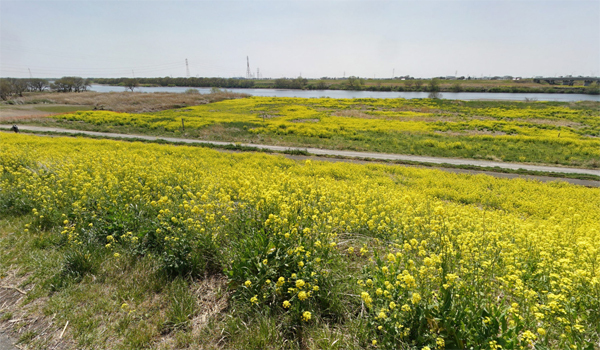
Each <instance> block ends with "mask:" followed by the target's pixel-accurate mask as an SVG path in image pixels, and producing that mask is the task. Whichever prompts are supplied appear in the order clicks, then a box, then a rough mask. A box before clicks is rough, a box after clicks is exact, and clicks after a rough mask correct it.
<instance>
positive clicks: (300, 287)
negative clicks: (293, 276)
mask: <svg viewBox="0 0 600 350" xmlns="http://www.w3.org/2000/svg"><path fill="white" fill-rule="evenodd" d="M304 284H305V283H304V280H301V279H300V280H297V281H296V288H298V289H302V287H304Z"/></svg>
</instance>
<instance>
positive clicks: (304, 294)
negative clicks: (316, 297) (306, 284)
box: [298, 291, 308, 301]
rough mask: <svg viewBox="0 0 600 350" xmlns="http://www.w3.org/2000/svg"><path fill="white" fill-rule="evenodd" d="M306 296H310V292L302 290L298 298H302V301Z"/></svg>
mask: <svg viewBox="0 0 600 350" xmlns="http://www.w3.org/2000/svg"><path fill="white" fill-rule="evenodd" d="M306 298H308V294H306V292H305V291H301V292H300V293H298V299H300V301H303V300H305V299H306Z"/></svg>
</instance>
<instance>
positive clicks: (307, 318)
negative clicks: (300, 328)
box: [302, 311, 311, 322]
mask: <svg viewBox="0 0 600 350" xmlns="http://www.w3.org/2000/svg"><path fill="white" fill-rule="evenodd" d="M310 317H311V313H310V312H309V311H304V312H303V313H302V320H303V321H305V322H308V321H310Z"/></svg>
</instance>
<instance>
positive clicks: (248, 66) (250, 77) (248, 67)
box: [246, 56, 252, 79]
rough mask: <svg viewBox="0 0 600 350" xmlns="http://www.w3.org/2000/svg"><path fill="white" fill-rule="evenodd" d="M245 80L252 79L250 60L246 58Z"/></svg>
mask: <svg viewBox="0 0 600 350" xmlns="http://www.w3.org/2000/svg"><path fill="white" fill-rule="evenodd" d="M246 79H252V72H251V71H250V58H248V56H246Z"/></svg>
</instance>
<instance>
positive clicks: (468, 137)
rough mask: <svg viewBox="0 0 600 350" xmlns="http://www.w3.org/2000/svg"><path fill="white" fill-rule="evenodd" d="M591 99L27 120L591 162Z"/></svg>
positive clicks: (228, 104)
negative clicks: (583, 100) (573, 101)
mask: <svg viewBox="0 0 600 350" xmlns="http://www.w3.org/2000/svg"><path fill="white" fill-rule="evenodd" d="M598 106H599V104H598V103H596V102H576V103H559V102H497V101H446V100H403V99H339V100H336V99H327V98H321V99H299V98H270V97H252V98H247V99H237V100H227V101H222V102H218V103H211V104H205V105H201V106H193V107H185V108H180V109H175V110H165V111H160V112H155V113H138V114H131V113H112V112H108V111H88V112H76V113H72V114H64V115H60V116H55V117H53V118H52V119H49V118H43V119H37V120H32V121H30V123H32V124H36V125H48V126H57V127H65V128H71V129H80V130H92V131H110V132H117V133H136V134H150V135H162V136H175V137H187V138H199V139H205V140H216V141H231V142H243V143H256V144H274V145H285V146H301V147H304V146H305V147H317V148H326V149H344V150H356V151H370V152H384V153H397V154H414V155H426V156H438V157H456V158H471V159H485V160H495V161H507V162H524V163H538V164H559V165H565V166H576V167H586V168H597V167H598V166H600V163H599V161H598V159H600V139H599V138H598V135H600V117H599V116H600V112H599V110H598ZM182 120H183V122H184V127H185V129H183V128H182ZM6 122H11V121H10V120H6Z"/></svg>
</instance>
